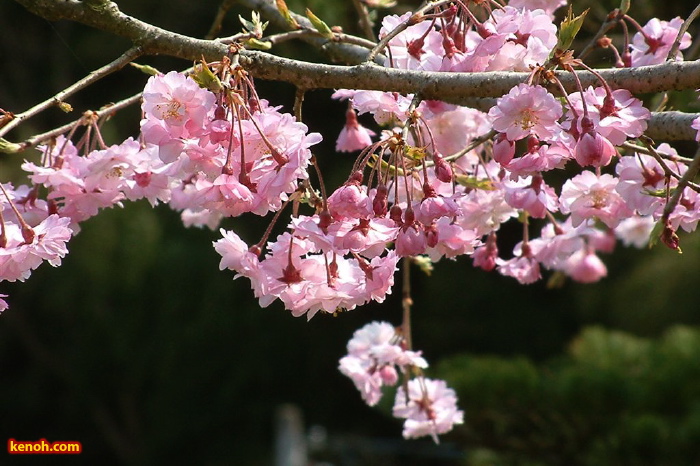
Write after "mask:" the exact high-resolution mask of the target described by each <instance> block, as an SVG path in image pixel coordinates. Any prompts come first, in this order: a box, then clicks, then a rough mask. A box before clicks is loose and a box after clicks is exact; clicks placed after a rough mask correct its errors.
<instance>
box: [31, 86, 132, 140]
mask: <svg viewBox="0 0 700 466" xmlns="http://www.w3.org/2000/svg"><path fill="white" fill-rule="evenodd" d="M141 94H142V93H141V92H139V93H138V94H135V95H132V96H131V97H128V98H126V99H124V100H120V101H119V102H117V103H116V104H114V105H110V106H109V107H105V108H102V109H101V110H98V111H96V112H95V114H96V116H97V118H105V117H108V116H110V115H112V114H114V113H116V112H118V111H119V110H122V109H124V108H126V107H129V106H130V105H133V104H135V103H137V102H139V101H140V100H141ZM81 119H82V117H80V118H78V119H77V120H75V121H73V122H71V123H68V124H65V125H63V126H60V127H58V128H55V129H52V130H51V131H47V132H45V133H41V134H37V135H35V136H32V137H30V138H28V139H25V140H24V141H22V142H21V143H20V144H19V145H20V146H21V147H22V149H21V150H20V151H19V152H21V151H23V150H26V149H29V148H31V147H35V146H37V145H38V144H41V143H42V142H44V141H46V140H47V139H50V138H53V137H56V136H58V135H60V134H63V133H65V132H66V131H69V130H70V129H72V128H73V127H74V126H75V125H76V124H77V123H78V122H79V121H80V120H81Z"/></svg>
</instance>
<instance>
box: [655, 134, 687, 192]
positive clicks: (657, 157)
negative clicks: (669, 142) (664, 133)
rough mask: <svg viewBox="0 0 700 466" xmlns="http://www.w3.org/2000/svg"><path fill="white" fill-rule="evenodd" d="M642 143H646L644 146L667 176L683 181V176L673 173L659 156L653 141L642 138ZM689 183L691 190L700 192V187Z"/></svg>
mask: <svg viewBox="0 0 700 466" xmlns="http://www.w3.org/2000/svg"><path fill="white" fill-rule="evenodd" d="M642 142H643V143H644V145H646V146H647V149H648V151H649V154H650V155H651V156H652V157H654V159H655V160H656V161H657V162H658V163H659V165H661V168H663V170H664V173H665V174H666V176H668V177H671V178H675V179H677V180H680V179H681V175H679V174H678V173H676V172H675V171H673V170H672V169H671V167H669V166H668V164H667V163H666V161H665V160H664V159H663V157H661V154H659V153H658V152H657V151H656V149H655V148H654V146H653V145H652V141H651V140H649V139H648V138H642ZM674 159H675V160H678V159H677V158H674ZM691 162H692V160H691ZM687 183H688V187H689V188H690V189H692V190H693V191H696V192H700V186H698V185H696V184H695V183H692V182H691V181H688V182H687Z"/></svg>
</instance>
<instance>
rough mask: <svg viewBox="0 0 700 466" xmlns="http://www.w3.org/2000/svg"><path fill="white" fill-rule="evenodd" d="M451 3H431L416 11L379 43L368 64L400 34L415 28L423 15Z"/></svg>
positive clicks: (446, 1) (446, 0) (449, 1)
mask: <svg viewBox="0 0 700 466" xmlns="http://www.w3.org/2000/svg"><path fill="white" fill-rule="evenodd" d="M448 3H451V0H441V1H437V2H429V3H428V4H427V5H424V6H423V7H421V8H419V9H418V10H416V11H415V12H414V13H413V14H412V15H411V16H409V17H408V19H407V20H406V21H404V22H402V23H401V24H399V25H398V26H396V27H395V28H394V29H393V30H391V31H389V33H387V35H385V36H384V37H382V39H381V40H380V41H379V43H378V44H377V45H376V46H375V47H374V48H373V49H372V50H371V51H370V52H369V55H367V58H366V61H367V62H370V63H371V62H373V61H374V59H375V58H376V57H377V55H379V54H380V53H381V52H382V51H383V50H384V49H385V48H386V46H387V45H389V42H390V41H391V40H392V39H393V38H394V37H396V36H398V35H399V34H401V33H402V32H403V31H405V30H406V29H408V28H409V27H410V26H413V25H414V24H418V23H419V22H420V21H421V18H422V17H423V15H424V14H425V13H426V12H427V11H428V10H432V9H434V8H438V7H440V6H442V5H444V4H448Z"/></svg>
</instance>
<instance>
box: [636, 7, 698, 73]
mask: <svg viewBox="0 0 700 466" xmlns="http://www.w3.org/2000/svg"><path fill="white" fill-rule="evenodd" d="M682 25H683V20H682V19H681V18H679V17H676V18H673V19H672V20H671V21H661V20H659V19H658V18H652V19H650V20H649V22H648V23H647V24H646V25H645V26H644V27H643V28H642V30H643V31H644V33H642V32H637V33H636V34H635V35H634V37H632V43H631V44H630V49H631V51H632V66H645V65H658V64H660V63H663V62H665V61H666V57H667V56H668V53H669V52H670V51H671V46H673V42H674V41H675V40H676V37H677V36H678V32H679V31H680V28H681V26H682ZM691 40H692V38H691V36H690V34H688V33H687V32H686V33H685V34H683V37H682V39H681V43H680V47H679V50H684V49H687V48H688V47H690V44H691ZM675 59H676V60H682V59H683V55H681V53H680V52H678V55H677V56H676V57H675Z"/></svg>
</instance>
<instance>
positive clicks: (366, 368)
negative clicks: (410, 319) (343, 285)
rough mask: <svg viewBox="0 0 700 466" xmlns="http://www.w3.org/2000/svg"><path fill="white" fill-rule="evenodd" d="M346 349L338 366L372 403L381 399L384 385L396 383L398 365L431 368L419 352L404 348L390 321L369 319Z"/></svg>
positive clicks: (403, 370)
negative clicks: (371, 320) (370, 320)
mask: <svg viewBox="0 0 700 466" xmlns="http://www.w3.org/2000/svg"><path fill="white" fill-rule="evenodd" d="M347 350H348V355H347V356H344V357H343V358H342V359H341V360H340V364H339V366H338V369H339V370H340V372H341V373H342V374H344V375H346V376H348V377H349V378H350V379H351V380H352V381H353V383H354V384H355V387H356V388H357V389H358V390H359V391H360V394H361V395H362V399H363V400H364V401H365V402H366V403H367V404H368V405H369V406H374V405H376V404H377V403H378V402H379V400H380V399H381V397H382V391H381V388H382V386H393V385H395V384H396V383H397V381H398V372H397V368H398V370H400V371H401V372H406V370H407V369H408V368H409V367H416V368H426V367H428V363H427V362H426V361H425V359H423V358H422V357H421V356H420V353H416V352H413V351H408V350H405V349H404V348H403V338H402V337H401V335H400V334H399V333H397V332H396V329H395V328H394V326H393V325H391V324H389V323H387V322H370V323H369V324H367V325H365V326H364V327H362V328H361V329H359V330H356V331H355V333H354V334H353V337H352V339H351V340H350V341H349V342H348V345H347Z"/></svg>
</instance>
